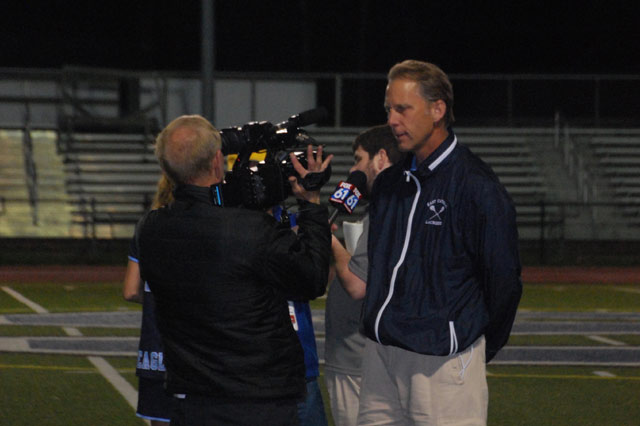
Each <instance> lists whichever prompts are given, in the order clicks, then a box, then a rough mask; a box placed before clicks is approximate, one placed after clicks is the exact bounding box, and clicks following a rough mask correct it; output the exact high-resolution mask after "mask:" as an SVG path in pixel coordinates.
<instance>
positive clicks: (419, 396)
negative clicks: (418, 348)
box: [358, 336, 489, 426]
mask: <svg viewBox="0 0 640 426" xmlns="http://www.w3.org/2000/svg"><path fill="white" fill-rule="evenodd" d="M488 404H489V391H488V387H487V378H486V366H485V339H484V336H482V337H480V338H479V339H478V340H477V341H476V342H474V344H473V345H472V346H470V347H469V348H467V349H466V350H465V351H464V352H462V353H459V354H455V355H452V356H429V355H421V354H417V353H414V352H409V351H406V350H404V349H400V348H397V347H394V346H384V345H380V344H378V343H377V342H374V341H372V340H367V343H366V346H365V351H364V358H363V364H362V388H361V390H360V410H359V413H358V425H403V426H404V425H421V426H423V425H424V426H426V425H429V426H431V425H433V426H435V425H459V426H476V425H482V426H484V425H486V424H487V408H488Z"/></svg>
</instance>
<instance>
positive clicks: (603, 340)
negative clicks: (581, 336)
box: [587, 335, 626, 346]
mask: <svg viewBox="0 0 640 426" xmlns="http://www.w3.org/2000/svg"><path fill="white" fill-rule="evenodd" d="M587 338H588V339H591V340H594V341H596V342H600V343H604V344H606V345H612V346H625V345H626V343H624V342H621V341H619V340H613V339H609V338H608V337H604V336H598V335H589V336H587Z"/></svg>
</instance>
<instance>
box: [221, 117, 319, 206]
mask: <svg viewBox="0 0 640 426" xmlns="http://www.w3.org/2000/svg"><path fill="white" fill-rule="evenodd" d="M326 115H327V112H326V110H325V109H324V108H317V109H312V110H309V111H305V112H302V113H300V114H296V115H293V116H291V117H289V119H288V120H286V121H283V122H281V123H278V124H275V125H274V124H271V123H269V122H267V121H261V122H250V123H247V124H245V125H243V126H241V127H231V128H227V129H222V130H220V134H221V136H222V153H223V154H224V155H228V154H235V153H237V154H238V158H237V159H236V161H235V163H234V164H233V167H232V169H231V171H230V172H227V174H226V176H225V183H224V185H223V186H222V193H223V198H224V203H225V205H227V206H232V207H244V208H248V209H254V210H263V209H266V208H269V207H272V206H275V205H277V204H280V203H282V202H283V201H284V200H286V199H287V198H288V197H289V196H290V195H291V194H292V191H291V185H290V184H289V181H288V178H289V177H290V176H296V177H297V178H298V179H299V181H300V182H301V184H302V185H303V186H304V188H305V189H306V190H308V191H315V190H318V189H320V188H321V187H322V185H324V184H325V183H326V182H327V181H328V180H329V178H330V177H331V166H329V167H327V169H326V170H325V171H324V172H323V173H309V174H308V175H307V176H305V178H304V179H302V178H300V176H299V175H298V174H297V172H296V171H295V169H294V167H293V164H292V163H291V159H290V158H289V153H290V152H294V153H295V156H296V158H297V159H298V160H299V161H300V163H301V164H302V165H303V166H305V167H306V166H307V158H306V146H307V145H309V144H311V145H317V144H316V143H315V141H314V140H313V138H311V137H310V136H309V135H308V134H307V132H306V131H304V130H303V129H301V127H303V126H308V125H310V124H313V123H317V122H318V121H321V120H322V119H324V118H325V117H326ZM298 147H304V148H305V149H303V150H296V148H298ZM254 153H259V154H261V155H259V156H260V157H261V158H262V156H263V157H264V158H263V159H260V160H255V156H254V158H253V159H252V154H254Z"/></svg>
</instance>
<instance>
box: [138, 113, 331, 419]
mask: <svg viewBox="0 0 640 426" xmlns="http://www.w3.org/2000/svg"><path fill="white" fill-rule="evenodd" d="M220 148H221V138H220V133H219V132H218V131H217V130H216V129H215V128H214V127H213V126H212V125H211V124H210V123H209V122H208V121H207V120H205V119H204V118H202V117H200V116H195V115H194V116H182V117H179V118H177V119H175V120H174V121H172V122H171V123H170V124H169V125H168V126H167V127H166V128H165V129H164V130H163V131H162V132H161V133H160V134H159V135H158V138H157V141H156V156H157V157H158V160H159V162H160V166H161V167H162V170H163V171H164V173H166V174H167V176H169V178H170V179H171V180H172V181H173V182H174V183H175V184H176V189H175V191H174V196H175V201H174V202H173V203H171V204H169V205H168V206H167V207H164V208H161V209H158V210H154V211H151V212H149V213H148V214H147V215H146V216H145V217H143V218H142V220H141V221H140V223H139V225H138V235H139V238H138V241H137V243H138V245H139V255H140V270H141V275H142V278H143V279H144V280H146V281H147V282H148V284H149V287H150V288H151V290H152V291H153V293H154V295H155V297H156V310H157V322H158V328H159V330H160V334H161V336H162V340H163V344H164V349H165V365H166V368H167V376H166V380H165V387H166V390H167V392H168V393H169V394H173V395H174V396H175V397H176V398H175V399H174V400H175V402H176V404H175V407H174V409H173V413H172V418H171V424H172V425H179V426H190V425H198V426H206V425H220V424H225V425H255V424H261V425H279V426H280V425H296V424H298V420H297V411H296V404H297V402H299V401H300V400H302V398H303V397H304V393H305V366H304V358H303V353H302V348H301V346H300V343H299V341H298V338H297V336H296V333H295V331H294V329H293V327H292V326H291V319H290V317H289V311H288V305H287V299H313V298H315V297H318V296H320V295H322V294H323V293H324V291H325V285H326V282H327V276H328V270H329V257H330V252H331V233H330V230H329V225H328V214H327V209H326V208H325V207H321V206H319V205H317V204H315V203H313V201H315V202H317V201H318V200H319V195H318V194H317V193H316V192H308V191H305V190H304V189H303V188H302V186H301V185H298V184H297V183H296V182H294V180H295V178H291V180H292V187H293V190H294V193H295V195H296V197H297V198H298V199H299V200H301V201H300V203H301V206H300V214H299V217H298V225H299V232H298V234H297V235H296V234H295V233H294V232H293V231H291V230H288V229H283V228H282V227H279V226H278V224H277V222H276V221H275V219H274V218H273V217H272V216H270V215H268V214H266V213H263V212H259V211H254V210H249V209H237V208H226V207H221V206H220V204H221V202H220V198H219V194H220V193H221V191H219V189H220V187H219V185H220V184H221V182H222V179H223V176H224V166H223V156H222V152H221V150H220ZM318 151H319V152H318V156H317V159H316V158H309V160H308V170H306V169H304V168H303V167H302V166H301V165H300V164H299V163H294V165H295V167H296V170H297V171H298V173H299V174H300V175H301V177H304V176H305V174H306V173H309V172H311V171H322V170H324V169H325V168H326V167H327V166H328V164H329V161H330V159H331V158H330V157H328V158H327V159H326V160H325V161H324V162H323V161H322V160H321V158H322V151H321V150H318ZM310 201H311V202H310Z"/></svg>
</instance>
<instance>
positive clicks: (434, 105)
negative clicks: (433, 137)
mask: <svg viewBox="0 0 640 426" xmlns="http://www.w3.org/2000/svg"><path fill="white" fill-rule="evenodd" d="M446 113H447V104H446V103H445V102H444V101H443V100H442V99H438V100H437V101H435V102H431V116H432V117H433V122H434V123H439V122H440V121H441V120H442V119H443V118H444V115H445V114H446Z"/></svg>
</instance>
